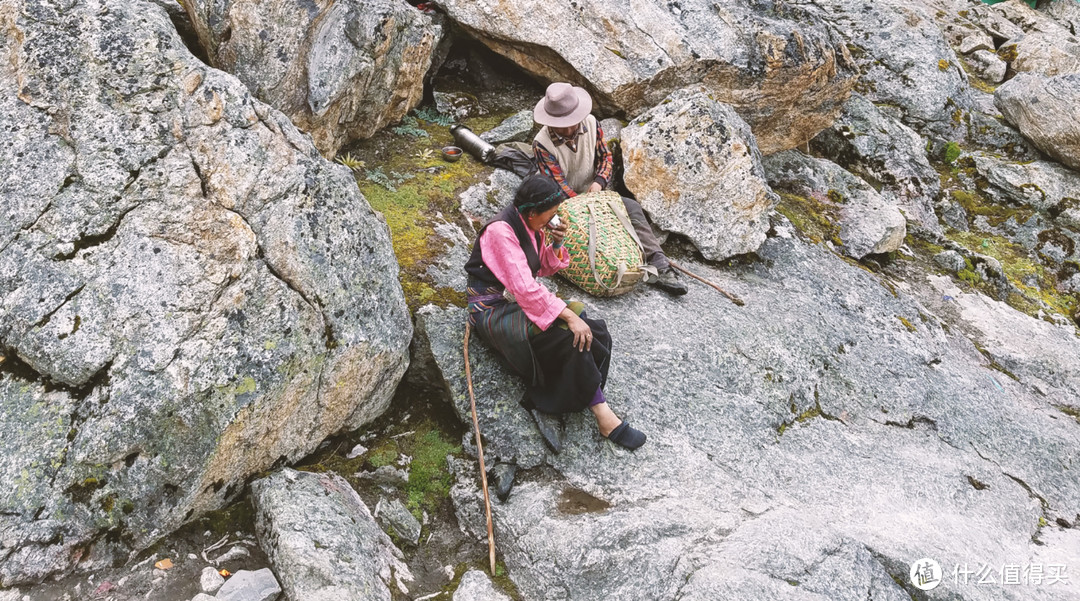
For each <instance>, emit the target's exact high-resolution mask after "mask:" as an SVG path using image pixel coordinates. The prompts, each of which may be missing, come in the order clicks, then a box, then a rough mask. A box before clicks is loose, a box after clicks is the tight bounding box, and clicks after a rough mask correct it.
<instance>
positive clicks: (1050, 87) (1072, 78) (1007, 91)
mask: <svg viewBox="0 0 1080 601" xmlns="http://www.w3.org/2000/svg"><path fill="white" fill-rule="evenodd" d="M994 103H995V104H996V105H997V107H998V108H999V109H1000V110H1001V113H1002V114H1003V115H1004V116H1005V119H1006V120H1008V121H1009V123H1011V124H1013V125H1014V126H1015V127H1016V128H1017V129H1019V130H1020V133H1021V134H1023V135H1024V137H1025V138H1027V139H1028V140H1029V141H1031V143H1032V144H1034V145H1035V146H1036V147H1037V148H1038V149H1039V150H1041V151H1043V152H1044V153H1046V154H1047V155H1049V156H1050V157H1053V158H1055V159H1057V160H1058V161H1060V162H1061V163H1063V164H1065V165H1067V166H1069V167H1072V168H1073V169H1076V170H1080V120H1077V119H1076V107H1077V106H1080V73H1076V74H1072V75H1059V76H1057V77H1043V76H1041V75H1035V74H1031V73H1020V74H1018V75H1017V76H1016V77H1014V78H1012V79H1010V80H1009V81H1007V82H1005V83H1004V84H1003V85H1002V86H1001V87H999V88H998V89H997V91H995V92H994Z"/></svg>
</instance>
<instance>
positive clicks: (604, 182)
mask: <svg viewBox="0 0 1080 601" xmlns="http://www.w3.org/2000/svg"><path fill="white" fill-rule="evenodd" d="M593 181H594V182H596V183H598V184H600V188H601V189H603V190H606V189H607V183H608V182H607V180H606V179H604V178H602V177H600V176H599V175H598V176H596V177H595V178H593Z"/></svg>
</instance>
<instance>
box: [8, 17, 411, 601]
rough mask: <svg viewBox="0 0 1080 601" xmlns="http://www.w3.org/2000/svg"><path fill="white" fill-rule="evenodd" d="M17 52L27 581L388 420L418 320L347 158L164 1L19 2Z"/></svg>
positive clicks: (19, 353) (144, 533) (115, 552)
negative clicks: (220, 63) (204, 53)
mask: <svg viewBox="0 0 1080 601" xmlns="http://www.w3.org/2000/svg"><path fill="white" fill-rule="evenodd" d="M0 54H3V55H4V56H6V57H9V58H10V60H7V61H4V64H3V67H2V68H0V106H2V109H0V182H3V183H2V184H0V186H3V193H2V194H0V205H2V207H3V210H4V213H5V214H6V215H8V216H10V218H9V219H5V220H2V223H0V306H2V307H3V309H2V310H0V349H2V352H3V353H4V355H6V361H5V367H4V370H5V371H4V375H3V376H2V378H0V381H2V382H3V384H2V385H3V386H5V387H7V388H8V390H11V391H17V393H12V394H2V395H0V411H2V413H3V415H4V419H3V424H4V425H3V428H4V430H5V431H4V432H3V434H4V441H5V444H4V445H3V448H2V451H0V472H2V473H3V474H5V475H9V476H12V479H11V480H6V481H8V482H13V483H15V484H16V485H15V486H11V487H5V488H4V490H3V491H0V514H2V515H3V517H2V518H0V519H3V520H4V526H5V527H4V531H5V536H4V537H3V539H2V540H0V586H8V585H11V584H18V583H30V582H36V581H40V580H41V579H42V578H44V577H45V576H46V575H49V574H54V573H61V572H64V571H65V570H68V569H70V568H71V567H73V566H74V565H75V564H76V563H77V562H79V561H80V559H83V560H84V562H83V564H82V567H84V568H86V569H91V568H93V567H94V565H96V564H95V562H106V561H109V560H110V558H111V557H113V556H117V557H127V554H128V553H129V552H130V551H132V550H141V549H144V548H146V547H147V546H149V545H150V544H152V543H153V542H154V541H155V540H157V539H159V538H161V537H162V536H164V535H166V534H168V533H169V532H171V531H172V530H174V529H176V528H177V527H179V526H180V525H182V524H183V523H185V522H186V521H188V520H191V519H194V518H196V517H198V516H199V515H201V514H202V513H204V512H206V511H209V510H212V509H216V508H218V507H220V506H221V505H222V504H223V503H225V502H226V501H227V500H229V499H233V498H235V497H236V495H237V494H238V493H239V492H240V491H241V490H242V488H243V485H244V482H245V480H246V479H247V478H248V477H250V476H251V475H252V474H254V473H256V472H259V471H261V470H264V469H266V468H267V467H269V466H270V465H272V464H274V463H275V462H278V461H280V460H282V459H285V460H296V459H299V458H300V457H302V456H304V455H305V454H307V453H308V452H310V451H311V450H312V449H313V448H314V447H315V446H316V445H317V444H318V443H319V442H320V441H322V440H323V439H324V438H325V437H327V436H328V435H330V434H333V433H334V432H337V431H339V430H342V429H348V428H354V427H358V426H360V425H362V424H365V423H367V422H369V421H370V420H372V419H374V418H375V417H376V416H377V415H379V414H381V413H382V412H383V411H384V410H385V408H386V406H387V405H388V404H389V401H390V397H391V395H392V394H393V391H394V389H395V387H396V384H397V382H398V380H399V379H400V377H401V375H402V373H403V372H404V370H405V367H406V365H407V362H408V359H407V354H406V352H407V345H408V341H409V339H410V337H411V324H410V321H409V317H408V312H407V309H406V307H405V303H404V298H403V295H402V292H401V288H400V284H398V282H397V264H396V261H395V258H394V255H393V251H392V248H391V246H390V240H389V235H388V232H387V229H386V225H385V224H384V223H383V222H382V220H381V219H380V218H379V217H378V216H377V215H376V214H375V213H374V212H373V211H372V210H371V209H370V208H369V207H368V205H367V203H366V201H365V200H364V198H363V197H362V196H361V195H360V193H359V191H358V189H357V187H356V184H355V182H354V181H353V179H352V176H351V174H350V173H349V172H348V170H347V169H345V168H344V167H342V166H340V165H335V164H332V163H329V162H327V161H325V160H324V159H322V158H321V157H320V156H319V153H318V152H317V151H316V149H315V148H314V146H312V145H311V143H310V141H309V139H308V138H307V137H305V136H304V135H302V134H301V133H300V132H299V131H298V130H297V129H296V128H295V127H294V126H293V125H292V124H291V123H290V122H289V121H288V119H287V118H286V117H285V116H284V115H282V114H281V113H279V112H277V111H275V110H273V109H271V108H270V107H268V106H266V105H264V104H262V103H260V102H258V101H257V100H255V99H253V98H252V96H251V94H250V93H249V92H248V91H247V89H246V88H244V86H243V84H241V83H240V82H239V81H237V80H236V79H235V78H233V77H231V76H229V75H227V74H225V73H222V72H220V71H216V70H214V69H211V68H208V67H207V66H206V65H205V64H203V63H201V62H200V61H198V60H197V59H195V58H194V57H193V56H192V55H191V54H190V52H189V51H188V50H187V48H186V47H185V46H184V45H183V43H182V42H181V41H180V39H179V37H178V36H177V34H176V31H175V29H174V27H173V25H172V23H170V21H169V18H168V16H167V15H166V14H165V12H164V11H162V10H161V9H160V8H158V7H157V6H155V5H153V4H150V3H144V2H141V1H138V0H136V1H134V2H120V1H118V0H90V1H88V2H79V3H64V2H61V3H56V2H51V1H48V0H10V1H8V2H5V3H4V4H2V5H0ZM253 441H257V443H256V442H253ZM20 482H22V484H19V483H20ZM105 532H113V533H114V536H110V537H109V538H108V539H105V538H103V536H102V535H103V534H104V533H105ZM94 541H97V542H96V543H95V542H94ZM92 544H93V555H92V556H90V557H91V559H90V560H86V559H85V558H86V557H87V555H88V550H89V549H90V546H91V545H92Z"/></svg>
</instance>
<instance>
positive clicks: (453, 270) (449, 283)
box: [426, 220, 472, 291]
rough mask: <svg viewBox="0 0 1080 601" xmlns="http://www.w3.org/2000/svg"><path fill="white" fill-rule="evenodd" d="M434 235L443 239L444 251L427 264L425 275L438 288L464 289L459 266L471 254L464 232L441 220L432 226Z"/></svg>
mask: <svg viewBox="0 0 1080 601" xmlns="http://www.w3.org/2000/svg"><path fill="white" fill-rule="evenodd" d="M433 229H434V230H435V235H436V236H438V239H439V240H441V241H443V248H444V249H445V252H442V253H439V254H438V255H437V258H436V259H435V262H434V263H432V264H431V265H429V266H428V268H427V272H426V273H427V276H428V277H430V278H431V281H432V282H434V283H435V285H436V286H438V287H440V288H449V289H451V290H462V291H463V290H465V286H466V279H465V270H464V269H462V268H461V266H462V265H464V264H465V262H466V261H468V260H469V256H470V255H471V254H472V245H471V244H469V240H468V238H466V236H465V232H464V231H462V229H461V227H460V226H459V225H457V224H456V223H450V222H448V221H445V220H442V221H439V222H436V223H435V225H434V226H433Z"/></svg>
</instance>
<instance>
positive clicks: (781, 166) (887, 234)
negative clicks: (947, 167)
mask: <svg viewBox="0 0 1080 601" xmlns="http://www.w3.org/2000/svg"><path fill="white" fill-rule="evenodd" d="M763 163H764V166H765V174H766V177H767V178H768V180H769V185H770V186H772V188H773V189H774V190H784V191H787V192H791V193H793V194H797V195H799V196H804V197H809V198H812V199H814V200H815V201H816V202H818V203H821V204H822V205H824V206H828V207H829V209H830V212H831V213H832V215H830V217H832V216H833V215H835V219H836V221H837V225H838V226H839V227H840V234H839V237H840V241H841V242H842V243H843V246H842V248H841V250H842V252H843V253H844V254H846V255H848V256H850V257H852V258H854V259H861V258H863V257H864V256H866V255H868V254H877V253H887V252H892V251H894V250H896V249H898V248H900V245H902V244H903V243H904V237H905V236H907V220H905V219H904V215H903V214H902V213H900V210H899V209H897V208H896V207H895V206H891V205H889V204H888V203H887V202H885V200H884V199H883V198H882V197H881V195H880V194H878V193H877V191H876V190H874V188H873V187H872V186H870V184H868V183H866V182H864V181H862V180H861V179H859V178H857V177H855V176H854V175H852V174H850V173H848V172H847V171H845V170H844V169H842V168H841V167H840V166H839V165H837V164H836V163H833V162H831V161H827V160H825V159H816V158H813V157H809V156H806V155H804V154H802V153H800V152H799V151H797V150H788V151H786V152H779V153H776V154H774V155H771V156H768V157H765V159H764V161H763Z"/></svg>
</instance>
